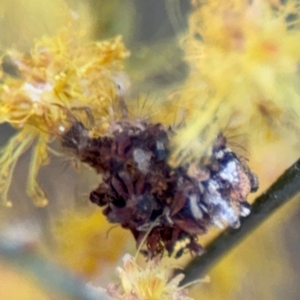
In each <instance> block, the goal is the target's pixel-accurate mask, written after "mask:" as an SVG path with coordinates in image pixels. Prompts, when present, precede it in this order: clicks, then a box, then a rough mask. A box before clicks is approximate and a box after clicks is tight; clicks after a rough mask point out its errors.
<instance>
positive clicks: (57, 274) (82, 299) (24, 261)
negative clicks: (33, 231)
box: [0, 239, 108, 300]
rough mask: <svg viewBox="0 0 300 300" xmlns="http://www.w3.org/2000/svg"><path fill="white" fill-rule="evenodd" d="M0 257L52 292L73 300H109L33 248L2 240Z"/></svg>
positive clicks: (0, 241) (0, 242)
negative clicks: (31, 276)
mask: <svg viewBox="0 0 300 300" xmlns="http://www.w3.org/2000/svg"><path fill="white" fill-rule="evenodd" d="M0 258H1V259H4V260H5V261H6V262H8V263H10V264H12V265H13V266H15V267H17V268H18V270H20V271H21V272H25V273H29V274H30V275H33V276H34V278H35V279H36V280H37V282H38V283H39V284H40V285H41V286H42V287H43V288H44V289H46V290H48V291H50V292H51V293H59V294H60V295H64V296H67V297H68V298H70V299H72V300H107V299H108V297H105V296H104V293H103V296H100V295H99V294H98V293H97V295H96V294H95V292H94V291H92V290H91V289H89V288H88V287H87V286H86V284H85V283H84V282H83V281H82V280H80V278H79V277H76V276H74V275H71V274H70V273H68V272H67V271H66V270H64V269H63V268H61V267H59V266H57V265H56V264H54V263H53V262H51V261H49V260H47V259H46V258H45V257H43V256H42V255H40V254H38V253H36V251H34V250H33V249H30V248H28V249H26V247H19V246H17V247H16V245H12V244H11V243H10V241H7V240H5V239H1V240H0Z"/></svg>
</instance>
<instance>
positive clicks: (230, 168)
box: [219, 160, 239, 184]
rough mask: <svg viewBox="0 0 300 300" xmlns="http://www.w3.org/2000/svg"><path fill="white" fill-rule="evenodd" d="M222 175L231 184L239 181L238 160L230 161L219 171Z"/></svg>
mask: <svg viewBox="0 0 300 300" xmlns="http://www.w3.org/2000/svg"><path fill="white" fill-rule="evenodd" d="M219 175H220V177H221V178H222V179H224V180H226V181H229V182H230V183H231V184H236V183H239V177H238V163H237V161H236V160H232V161H230V162H228V163H227V164H226V165H225V167H224V168H223V169H222V170H221V171H220V173H219Z"/></svg>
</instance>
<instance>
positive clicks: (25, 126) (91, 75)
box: [0, 25, 129, 206]
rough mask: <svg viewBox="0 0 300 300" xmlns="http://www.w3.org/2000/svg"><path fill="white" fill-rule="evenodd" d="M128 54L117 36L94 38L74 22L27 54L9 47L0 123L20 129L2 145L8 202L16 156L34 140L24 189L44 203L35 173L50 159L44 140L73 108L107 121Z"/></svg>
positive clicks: (0, 181)
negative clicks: (74, 24)
mask: <svg viewBox="0 0 300 300" xmlns="http://www.w3.org/2000/svg"><path fill="white" fill-rule="evenodd" d="M128 55H129V53H128V51H127V50H126V49H125V47H124V44H123V42H122V38H121V37H120V36H118V37H116V38H114V39H112V40H107V41H101V42H92V41H88V40H87V39H86V38H85V35H84V33H83V32H80V31H78V30H76V29H74V26H72V25H68V26H66V27H65V28H63V29H62V30H60V31H59V32H58V34H57V35H56V36H54V37H44V38H42V39H40V40H38V41H36V43H35V46H34V48H33V49H32V50H31V51H30V53H28V54H23V53H20V52H19V51H17V50H15V49H12V50H9V51H7V52H6V53H5V54H4V55H3V57H2V65H3V66H5V65H6V68H5V67H3V70H2V72H1V75H2V76H1V77H2V78H1V84H0V123H4V122H8V123H10V124H11V125H12V126H13V127H15V128H16V129H18V130H19V132H18V133H17V134H16V135H15V136H14V137H12V139H11V140H10V141H9V143H8V144H7V145H6V146H5V147H4V148H3V149H2V150H1V157H0V174H1V175H0V192H1V198H2V199H1V200H2V202H4V203H5V204H6V205H8V206H9V205H11V202H10V201H9V200H8V191H9V187H10V184H11V179H12V173H13V171H14V168H15V165H16V162H17V160H18V158H19V157H20V155H21V154H22V153H24V152H25V150H26V149H28V148H29V147H30V146H31V145H33V144H34V149H33V154H32V158H31V163H30V172H29V175H28V184H27V192H28V195H29V196H30V197H31V198H32V199H33V200H34V202H35V203H36V204H37V205H40V206H43V205H45V204H46V203H47V197H46V195H45V193H44V191H43V190H42V189H41V188H40V186H39V185H38V183H37V182H36V177H37V173H38V170H39V168H40V167H41V166H42V165H45V164H47V163H48V153H49V150H50V149H49V147H48V143H49V142H51V141H52V139H53V138H54V137H56V136H57V135H59V134H61V133H63V132H64V131H65V130H66V129H67V128H68V125H70V124H69V123H70V115H72V112H73V111H76V110H77V111H78V110H79V111H80V109H82V110H85V109H86V108H88V109H89V110H91V111H92V112H93V117H94V118H95V119H96V121H97V122H99V123H101V122H105V120H106V119H107V118H108V117H109V114H108V112H109V111H110V109H111V108H112V107H113V105H114V101H115V99H116V97H117V96H118V93H119V92H118V82H117V80H118V79H116V80H115V78H118V76H119V75H118V74H119V73H120V72H121V70H122V68H123V60H124V59H125V58H126V57H127V56H128ZM7 66H8V67H7ZM11 70H14V72H12V71H11ZM87 117H88V116H87Z"/></svg>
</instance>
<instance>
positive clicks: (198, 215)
mask: <svg viewBox="0 0 300 300" xmlns="http://www.w3.org/2000/svg"><path fill="white" fill-rule="evenodd" d="M189 202H190V210H191V213H192V215H193V217H194V218H195V219H197V220H201V219H202V218H203V214H202V211H201V209H200V207H199V206H198V203H199V198H198V196H197V195H191V196H190V197H189Z"/></svg>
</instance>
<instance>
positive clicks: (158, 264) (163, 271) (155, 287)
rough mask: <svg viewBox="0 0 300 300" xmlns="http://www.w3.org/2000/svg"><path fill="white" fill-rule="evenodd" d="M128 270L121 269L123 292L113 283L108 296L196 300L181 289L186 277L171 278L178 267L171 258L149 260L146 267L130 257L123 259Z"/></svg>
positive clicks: (125, 268) (140, 299)
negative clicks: (175, 266) (175, 267)
mask: <svg viewBox="0 0 300 300" xmlns="http://www.w3.org/2000/svg"><path fill="white" fill-rule="evenodd" d="M123 263H124V268H123V269H122V268H118V269H117V271H118V275H119V277H120V280H121V291H119V289H118V287H117V286H116V285H115V284H110V285H109V287H108V293H109V295H110V296H112V297H113V298H116V299H122V300H192V298H190V297H188V296H187V293H188V291H187V289H186V288H184V287H179V283H180V282H181V281H182V280H183V278H184V275H183V274H178V275H176V276H175V277H173V278H172V279H171V275H172V271H173V270H172V269H173V268H174V264H172V262H171V261H170V259H167V258H165V259H164V260H163V261H161V260H160V261H156V260H154V259H153V260H149V261H148V262H147V264H146V266H145V267H144V268H142V267H140V266H139V265H138V264H137V262H136V260H135V258H134V257H132V256H131V255H129V254H126V255H125V256H124V257H123Z"/></svg>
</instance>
